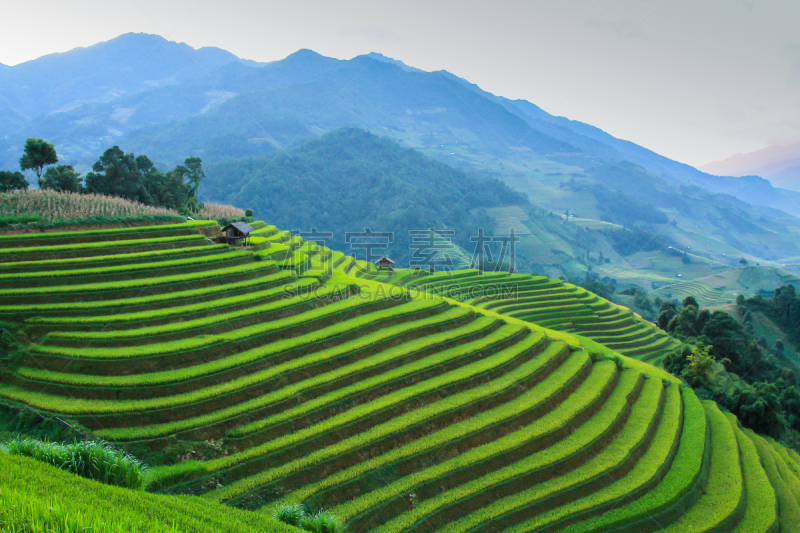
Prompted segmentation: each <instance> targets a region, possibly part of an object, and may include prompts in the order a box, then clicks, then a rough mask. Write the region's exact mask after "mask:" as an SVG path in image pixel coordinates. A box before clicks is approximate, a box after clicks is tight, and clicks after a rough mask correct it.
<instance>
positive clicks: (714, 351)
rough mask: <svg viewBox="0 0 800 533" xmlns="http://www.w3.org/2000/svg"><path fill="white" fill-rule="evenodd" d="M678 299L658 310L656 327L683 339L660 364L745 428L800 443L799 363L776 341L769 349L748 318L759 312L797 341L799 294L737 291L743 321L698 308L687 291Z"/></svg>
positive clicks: (787, 289)
mask: <svg viewBox="0 0 800 533" xmlns="http://www.w3.org/2000/svg"><path fill="white" fill-rule="evenodd" d="M682 304H683V305H682V307H680V308H679V307H678V306H677V305H676V304H675V303H674V302H664V304H663V305H662V307H661V312H660V313H659V315H658V319H657V325H658V326H659V327H661V328H662V329H664V330H665V331H666V332H667V333H669V334H670V335H672V336H673V337H675V338H677V339H679V340H681V341H683V343H684V344H683V345H682V346H681V348H679V349H677V350H675V351H674V352H672V353H670V354H668V355H667V357H665V358H664V361H663V365H664V368H665V369H666V370H667V371H669V372H671V373H672V374H674V375H676V376H679V377H681V378H683V379H684V380H685V381H686V382H687V383H688V384H689V385H690V386H691V387H692V388H694V389H695V391H697V392H698V394H699V395H700V396H701V397H705V398H710V399H713V400H715V401H716V402H717V403H718V404H719V405H720V406H721V407H723V408H725V409H727V410H729V411H730V412H732V413H734V414H735V415H736V416H737V417H738V418H739V420H740V421H741V422H742V424H743V425H745V426H746V427H749V428H752V429H754V430H755V431H758V432H760V433H764V434H767V435H770V436H772V437H775V438H776V439H782V440H784V442H786V443H787V444H788V445H790V446H792V447H794V448H796V449H797V448H800V373H799V372H800V368H798V365H797V363H796V362H795V361H794V360H793V358H792V356H791V355H789V354H787V353H786V352H785V350H786V348H785V344H784V342H783V341H782V340H780V339H778V340H776V341H775V343H774V344H773V345H772V346H769V345H768V343H767V341H766V338H765V337H763V336H761V337H757V336H756V334H755V328H754V320H755V319H754V316H753V314H754V313H756V312H759V311H760V312H762V313H764V314H765V315H767V316H768V317H769V318H771V319H772V320H773V321H775V323H777V324H778V325H779V326H780V327H781V328H782V330H783V333H784V335H785V338H786V339H788V340H789V341H795V342H797V340H798V335H797V332H798V329H797V327H798V326H797V324H798V320H800V299H799V298H798V297H797V295H796V293H795V289H794V287H793V286H792V285H788V286H786V287H781V288H780V289H777V290H776V291H775V294H774V296H773V297H772V298H764V297H762V296H756V297H754V298H745V297H744V296H743V295H741V294H740V295H739V296H738V298H737V299H736V307H737V313H738V314H739V316H740V317H741V323H740V322H739V321H738V320H736V319H735V318H734V317H733V316H731V315H730V314H729V313H727V312H725V311H720V310H717V311H713V312H712V311H709V310H708V309H701V308H700V305H699V304H698V303H697V300H696V299H695V298H694V297H692V296H688V297H686V298H685V299H684V300H683V302H682ZM719 365H722V367H724V370H725V371H727V372H725V371H720V370H721V369H720V366H719ZM728 373H730V374H728ZM731 375H735V376H736V377H735V378H733V377H732V376H731ZM737 382H738V383H739V384H738V385H737V384H736V383H737Z"/></svg>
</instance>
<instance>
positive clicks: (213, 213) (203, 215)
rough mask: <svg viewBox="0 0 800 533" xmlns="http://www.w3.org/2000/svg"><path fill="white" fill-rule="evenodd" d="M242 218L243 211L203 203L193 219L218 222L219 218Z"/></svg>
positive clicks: (228, 206) (230, 206) (222, 205)
mask: <svg viewBox="0 0 800 533" xmlns="http://www.w3.org/2000/svg"><path fill="white" fill-rule="evenodd" d="M243 216H244V209H240V208H238V207H234V206H232V205H224V204H215V203H212V202H203V207H202V208H201V209H200V211H198V212H197V214H196V215H192V217H193V218H199V219H203V220H218V219H220V218H241V217H243Z"/></svg>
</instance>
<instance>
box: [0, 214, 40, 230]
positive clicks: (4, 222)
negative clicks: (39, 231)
mask: <svg viewBox="0 0 800 533" xmlns="http://www.w3.org/2000/svg"><path fill="white" fill-rule="evenodd" d="M41 221H42V217H41V216H40V215H36V214H31V215H28V214H23V215H11V216H7V217H0V228H7V227H8V226H12V225H16V224H19V225H23V224H32V223H37V222H41Z"/></svg>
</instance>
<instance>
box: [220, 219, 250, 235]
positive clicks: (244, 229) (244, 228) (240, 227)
mask: <svg viewBox="0 0 800 533" xmlns="http://www.w3.org/2000/svg"><path fill="white" fill-rule="evenodd" d="M228 228H234V229H236V230H237V231H239V232H241V233H243V234H244V235H249V234H250V232H251V231H253V229H254V228H253V226H251V225H250V224H245V223H244V222H231V223H230V224H228V225H227V226H225V227H224V228H222V231H225V230H226V229H228Z"/></svg>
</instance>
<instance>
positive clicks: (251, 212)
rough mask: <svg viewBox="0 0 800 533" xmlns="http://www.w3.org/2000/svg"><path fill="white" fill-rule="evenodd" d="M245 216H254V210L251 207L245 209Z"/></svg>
mask: <svg viewBox="0 0 800 533" xmlns="http://www.w3.org/2000/svg"><path fill="white" fill-rule="evenodd" d="M244 216H246V217H250V218H252V217H253V210H252V209H250V208H248V209H245V210H244Z"/></svg>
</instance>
